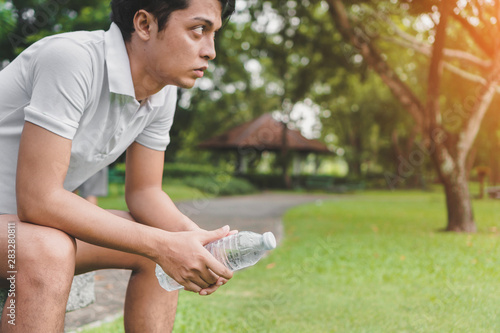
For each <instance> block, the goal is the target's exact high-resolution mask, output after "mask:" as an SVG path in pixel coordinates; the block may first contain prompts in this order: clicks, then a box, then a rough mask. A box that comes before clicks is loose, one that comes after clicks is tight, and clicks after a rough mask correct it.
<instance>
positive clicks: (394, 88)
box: [326, 0, 424, 128]
mask: <svg viewBox="0 0 500 333" xmlns="http://www.w3.org/2000/svg"><path fill="white" fill-rule="evenodd" d="M326 1H327V3H328V5H329V12H330V15H331V16H332V18H333V22H334V24H335V25H336V27H337V29H338V31H339V32H340V34H341V35H342V37H343V39H344V40H345V41H346V42H348V43H350V44H351V45H353V46H354V47H355V48H356V49H357V50H358V51H359V52H360V54H361V55H362V56H363V58H364V59H365V61H366V63H367V64H368V65H369V66H370V67H371V68H372V69H373V70H375V71H376V72H377V73H378V74H379V76H380V78H381V79H382V81H384V83H385V84H386V85H387V86H388V87H389V89H390V90H391V92H392V93H393V95H394V96H395V97H396V98H398V100H399V101H400V102H401V104H402V105H403V106H404V107H405V109H406V110H408V112H409V113H410V114H411V115H412V117H413V118H414V119H415V122H416V124H417V125H418V126H419V128H422V124H423V118H422V117H423V114H424V107H423V105H422V103H421V102H420V100H419V99H418V97H417V96H415V94H414V93H413V91H412V90H411V89H410V88H409V87H408V86H407V85H406V84H405V83H404V82H403V81H401V79H400V78H399V77H398V76H397V75H396V73H395V72H394V71H393V70H392V69H391V68H390V67H389V65H388V64H387V62H386V61H385V60H384V58H383V57H382V55H381V54H380V52H379V51H378V50H377V49H376V48H375V46H374V45H373V43H372V42H371V40H369V39H368V38H367V37H366V35H362V34H360V33H356V32H355V30H354V29H352V27H351V24H350V22H349V18H348V15H347V12H346V9H345V7H344V4H343V3H342V1H341V0H326Z"/></svg>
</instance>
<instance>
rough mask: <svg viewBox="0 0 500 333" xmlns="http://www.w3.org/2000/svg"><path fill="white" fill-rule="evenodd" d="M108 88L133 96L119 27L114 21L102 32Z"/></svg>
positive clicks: (125, 50) (125, 51)
mask: <svg viewBox="0 0 500 333" xmlns="http://www.w3.org/2000/svg"><path fill="white" fill-rule="evenodd" d="M104 45H105V50H106V66H107V69H108V81H109V90H110V92H112V93H116V94H120V95H128V96H131V97H133V98H135V90H134V83H133V81H132V72H131V71H130V61H129V59H128V54H127V49H126V48H125V42H124V41H123V37H122V34H121V32H120V28H118V26H117V25H116V24H115V23H111V27H110V28H109V30H108V31H106V32H105V33H104Z"/></svg>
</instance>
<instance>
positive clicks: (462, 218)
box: [443, 166, 476, 232]
mask: <svg viewBox="0 0 500 333" xmlns="http://www.w3.org/2000/svg"><path fill="white" fill-rule="evenodd" d="M464 167H465V166H464ZM460 169H462V170H463V168H460ZM443 182H444V191H445V194H446V209H447V212H448V225H447V226H446V231H454V232H476V223H475V222H474V214H473V212H472V204H471V200H470V195H469V193H470V192H469V185H468V183H467V177H466V174H465V172H462V171H460V170H454V171H453V172H451V173H450V174H449V176H445V179H443Z"/></svg>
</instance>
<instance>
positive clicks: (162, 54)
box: [146, 0, 222, 88]
mask: <svg viewBox="0 0 500 333" xmlns="http://www.w3.org/2000/svg"><path fill="white" fill-rule="evenodd" d="M189 2H190V5H189V7H188V8H186V9H184V10H177V11H174V12H173V13H171V14H170V17H169V19H168V22H167V25H166V27H165V29H164V30H163V31H161V32H160V33H158V32H157V27H155V29H153V31H152V33H151V40H150V41H149V43H148V44H147V45H146V47H147V48H148V50H147V52H146V54H147V56H146V57H147V60H146V66H147V69H146V70H147V71H148V73H149V75H150V76H151V77H152V78H153V79H154V80H155V81H157V83H160V84H162V85H167V84H170V85H176V86H179V87H182V88H192V87H193V85H194V83H195V81H196V79H198V78H201V77H202V76H203V72H204V71H205V70H206V69H207V67H208V61H209V60H212V59H214V58H215V46H214V36H215V33H216V31H217V30H219V29H220V27H221V25H222V22H221V5H220V2H219V0H190V1H189Z"/></svg>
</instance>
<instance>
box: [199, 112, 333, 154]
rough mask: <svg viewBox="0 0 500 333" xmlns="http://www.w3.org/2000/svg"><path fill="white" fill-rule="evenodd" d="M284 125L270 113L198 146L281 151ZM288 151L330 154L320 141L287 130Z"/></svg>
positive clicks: (295, 131)
mask: <svg viewBox="0 0 500 333" xmlns="http://www.w3.org/2000/svg"><path fill="white" fill-rule="evenodd" d="M282 136H283V123H282V122H280V121H277V120H275V119H274V118H273V117H272V116H271V114H270V113H266V114H264V115H262V116H260V117H259V118H257V119H255V120H252V121H250V122H247V123H244V124H242V125H239V126H236V127H234V128H232V129H230V130H229V131H227V132H226V133H224V134H221V135H219V136H216V137H213V138H210V139H208V140H206V141H204V142H202V143H200V144H199V145H198V147H199V148H204V149H244V148H254V149H257V150H281V148H282V140H283V139H282ZM287 144H288V149H290V150H295V151H303V152H321V153H330V151H329V150H328V148H327V147H326V145H325V144H323V143H322V142H320V141H318V140H309V139H306V138H305V137H304V136H302V134H300V132H299V131H297V130H292V129H288V130H287Z"/></svg>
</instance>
